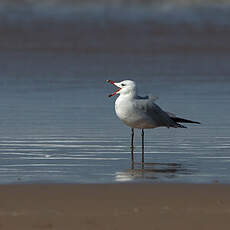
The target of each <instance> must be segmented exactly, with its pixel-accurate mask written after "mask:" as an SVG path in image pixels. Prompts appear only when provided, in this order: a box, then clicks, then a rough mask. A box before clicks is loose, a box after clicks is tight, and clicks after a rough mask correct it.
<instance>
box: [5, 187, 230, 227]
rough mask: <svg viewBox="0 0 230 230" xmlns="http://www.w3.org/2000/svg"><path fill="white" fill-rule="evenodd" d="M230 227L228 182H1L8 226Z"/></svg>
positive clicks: (229, 189) (229, 191) (6, 225)
mask: <svg viewBox="0 0 230 230" xmlns="http://www.w3.org/2000/svg"><path fill="white" fill-rule="evenodd" d="M229 228H230V186H229V185H220V184H212V185H191V184H189V185H186V184H154V185H151V184H118V185H2V186H0V229H4V230H7V229H10V230H13V229H17V230H20V229H21V230H27V229H61V230H64V229H65V230H67V229H94V230H97V229H98V230H103V229H138V230H140V229H162V230H165V229H177V230H178V229H183V230H189V229H191V230H192V229H193V230H194V229H196V230H198V229H202V230H205V229H209V230H211V229H213V230H214V229H215V230H216V229H221V230H223V229H229Z"/></svg>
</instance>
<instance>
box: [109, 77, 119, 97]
mask: <svg viewBox="0 0 230 230" xmlns="http://www.w3.org/2000/svg"><path fill="white" fill-rule="evenodd" d="M106 81H107V82H108V83H110V84H112V85H115V86H116V87H117V88H118V89H117V90H116V91H115V92H114V93H112V94H110V95H109V97H112V96H114V95H116V94H117V92H119V91H120V90H121V88H120V87H118V86H117V85H116V84H115V82H114V81H111V80H106Z"/></svg>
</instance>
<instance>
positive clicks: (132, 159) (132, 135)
mask: <svg viewBox="0 0 230 230" xmlns="http://www.w3.org/2000/svg"><path fill="white" fill-rule="evenodd" d="M131 132H132V134H131V146H130V149H131V161H132V162H131V163H132V169H133V166H134V154H133V150H134V145H133V139H134V128H132V129H131Z"/></svg>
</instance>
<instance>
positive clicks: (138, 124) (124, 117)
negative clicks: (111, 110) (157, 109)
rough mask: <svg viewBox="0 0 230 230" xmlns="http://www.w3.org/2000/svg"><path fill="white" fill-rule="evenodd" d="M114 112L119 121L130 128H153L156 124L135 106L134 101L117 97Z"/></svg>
mask: <svg viewBox="0 0 230 230" xmlns="http://www.w3.org/2000/svg"><path fill="white" fill-rule="evenodd" d="M115 112H116V114H117V116H118V117H119V119H120V120H121V121H123V122H124V123H125V124H126V125H127V126H129V127H132V128H140V129H147V128H155V127H156V124H155V123H154V122H153V120H152V119H151V118H150V117H148V115H147V114H146V113H145V111H144V110H142V109H138V108H137V107H136V106H135V103H134V100H132V99H128V98H125V97H122V96H119V97H118V98H117V100H116V102H115Z"/></svg>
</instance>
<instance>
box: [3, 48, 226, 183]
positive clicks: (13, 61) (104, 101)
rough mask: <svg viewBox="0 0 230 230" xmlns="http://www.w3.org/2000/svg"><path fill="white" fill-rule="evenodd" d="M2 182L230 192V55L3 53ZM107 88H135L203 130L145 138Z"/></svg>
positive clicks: (163, 131)
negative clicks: (227, 187) (214, 186)
mask: <svg viewBox="0 0 230 230" xmlns="http://www.w3.org/2000/svg"><path fill="white" fill-rule="evenodd" d="M0 58H1V62H0V74H1V77H0V105H1V113H0V127H1V129H0V183H1V184H5V183H49V182H53V183H116V182H150V183H158V182H170V183H175V182H185V183H213V182H220V183H230V177H229V175H230V129H229V127H230V120H229V114H230V107H229V100H230V78H229V74H230V68H229V65H228V60H229V56H228V55H227V54H226V53H225V54H216V55H207V54H200V53H199V54H193V55H188V56H187V55H184V54H178V53H177V54H175V53H165V54H155V55H154V54H153V55H152V54H151V55H150V54H142V55H141V54H138V55H137V54H135V55H134V54H126V55H125V54H114V53H113V54H108V53H99V54H98V53H91V54H78V53H75V52H56V53H52V52H48V51H47V52H44V51H43V52H7V51H5V52H2V53H1V55H0ZM106 79H112V80H114V81H120V80H123V79H133V80H135V81H136V82H137V84H138V86H139V91H140V93H143V94H145V93H152V94H153V95H156V96H159V99H158V101H157V103H158V105H160V106H161V107H162V108H163V109H165V110H166V111H170V112H173V113H176V114H178V115H179V116H181V117H185V118H188V119H193V120H197V121H200V122H201V123H202V124H201V125H187V126H188V129H167V128H157V129H153V130H146V132H145V145H146V148H145V159H146V165H145V168H144V169H142V168H141V165H140V161H141V133H140V131H137V132H136V134H135V150H134V151H135V162H136V163H135V165H134V169H132V168H131V163H130V148H129V145H130V129H129V128H128V127H126V126H125V125H123V124H122V123H121V122H120V121H119V120H118V118H117V117H116V115H115V113H114V100H115V98H108V97H107V96H108V94H110V93H111V92H113V91H114V88H113V87H112V86H111V85H109V84H107V83H106V82H105V80H106Z"/></svg>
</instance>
